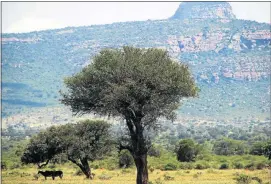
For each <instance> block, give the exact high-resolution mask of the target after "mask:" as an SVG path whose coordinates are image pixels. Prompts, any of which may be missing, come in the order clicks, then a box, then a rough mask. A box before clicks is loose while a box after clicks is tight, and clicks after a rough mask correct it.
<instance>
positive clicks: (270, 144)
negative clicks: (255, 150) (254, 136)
mask: <svg viewBox="0 0 271 184" xmlns="http://www.w3.org/2000/svg"><path fill="white" fill-rule="evenodd" d="M264 155H265V156H266V157H268V160H271V140H269V141H267V142H266V144H265V146H264Z"/></svg>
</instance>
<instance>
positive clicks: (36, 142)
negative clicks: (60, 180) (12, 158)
mask: <svg viewBox="0 0 271 184" xmlns="http://www.w3.org/2000/svg"><path fill="white" fill-rule="evenodd" d="M54 130H55V127H52V128H51V129H48V130H47V131H44V132H40V133H39V134H38V135H37V136H34V137H33V138H32V139H31V140H30V143H29V144H28V145H27V148H26V149H25V151H24V153H23V155H22V157H21V161H22V162H23V163H24V164H30V163H32V164H37V165H38V168H42V167H44V166H46V165H47V164H48V163H49V161H50V160H51V159H53V157H54V156H55V155H56V154H58V153H60V152H61V151H62V148H61V146H60V145H59V144H58V142H56V141H55V140H54V139H51V137H50V135H51V134H52V131H54Z"/></svg>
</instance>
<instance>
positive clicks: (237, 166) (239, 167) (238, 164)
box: [233, 162, 244, 169]
mask: <svg viewBox="0 0 271 184" xmlns="http://www.w3.org/2000/svg"><path fill="white" fill-rule="evenodd" d="M233 168H234V169H243V168H244V165H243V164H242V163H241V162H236V163H233Z"/></svg>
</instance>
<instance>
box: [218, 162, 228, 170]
mask: <svg viewBox="0 0 271 184" xmlns="http://www.w3.org/2000/svg"><path fill="white" fill-rule="evenodd" d="M229 168H230V166H229V164H228V163H223V164H221V165H220V167H219V169H229Z"/></svg>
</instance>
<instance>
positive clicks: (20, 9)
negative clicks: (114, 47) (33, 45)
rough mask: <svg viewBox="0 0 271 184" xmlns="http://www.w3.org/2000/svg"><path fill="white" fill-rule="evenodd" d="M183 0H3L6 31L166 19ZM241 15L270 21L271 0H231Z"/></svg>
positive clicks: (261, 20) (233, 6) (234, 10)
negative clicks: (49, 0) (127, 0)
mask: <svg viewBox="0 0 271 184" xmlns="http://www.w3.org/2000/svg"><path fill="white" fill-rule="evenodd" d="M179 4H180V2H2V10H3V12H2V16H3V17H2V30H3V32H4V33H11V32H30V31H37V30H45V29H55V28H64V27H67V26H83V25H94V24H109V23H113V22H125V21H140V20H148V19H151V20H158V19H166V18H168V17H170V16H172V15H173V14H174V12H175V11H176V9H177V8H178V6H179ZM230 4H231V6H232V9H233V13H234V14H235V15H236V17H237V18H238V19H246V20H255V21H258V22H266V23H270V6H271V3H270V2H230Z"/></svg>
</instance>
